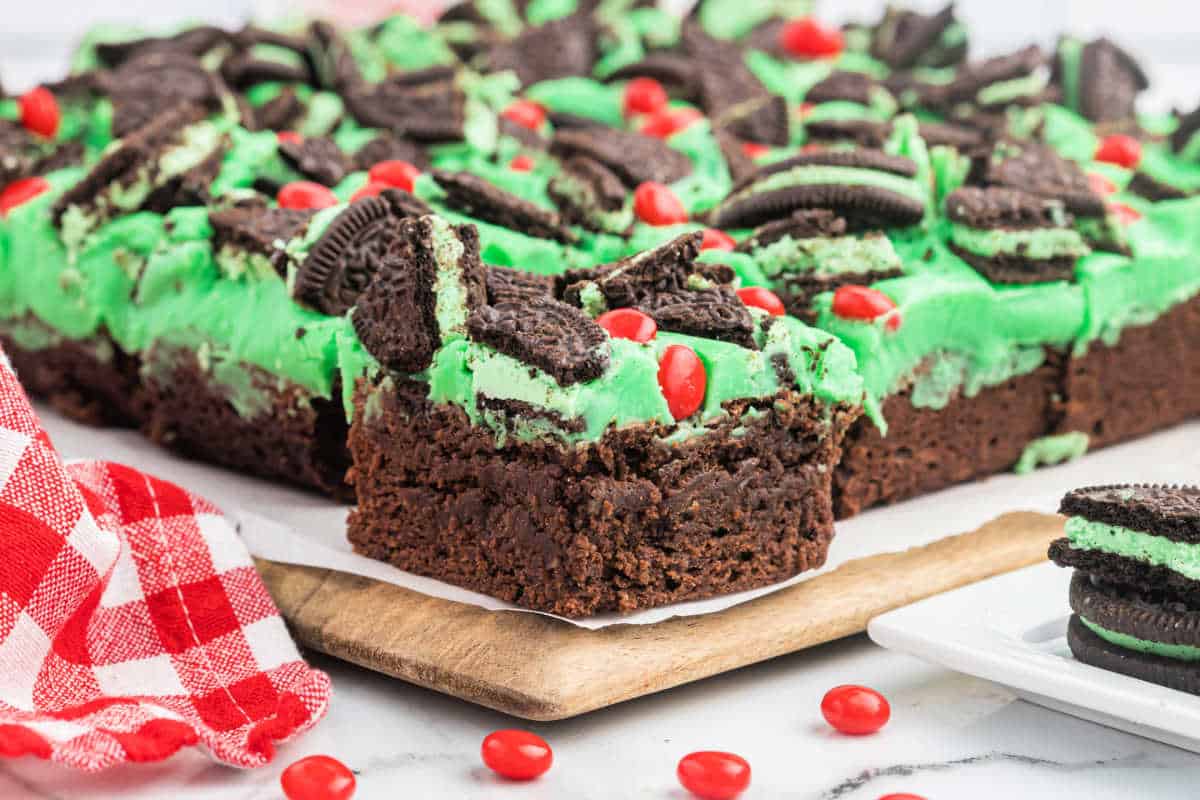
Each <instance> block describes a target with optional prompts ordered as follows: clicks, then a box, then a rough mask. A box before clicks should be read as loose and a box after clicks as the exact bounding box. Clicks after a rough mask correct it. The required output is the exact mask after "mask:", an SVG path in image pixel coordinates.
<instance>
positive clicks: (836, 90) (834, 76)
mask: <svg viewBox="0 0 1200 800" xmlns="http://www.w3.org/2000/svg"><path fill="white" fill-rule="evenodd" d="M881 88H882V87H881V85H880V84H879V82H878V81H876V80H875V79H874V78H872V77H871V76H869V75H867V74H866V73H863V72H850V71H847V70H840V69H839V70H834V71H833V72H831V73H829V76H828V77H826V78H825V79H824V80H822V81H818V82H817V83H816V84H814V85H813V87H812V88H811V89H809V90H808V92H807V93H806V94H805V95H804V100H805V102H808V103H832V102H836V101H846V102H850V103H858V104H859V105H864V106H867V105H870V104H871V100H872V99H873V97H874V94H875V92H876V91H878V90H880V89H881Z"/></svg>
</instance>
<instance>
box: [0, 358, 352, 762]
mask: <svg viewBox="0 0 1200 800" xmlns="http://www.w3.org/2000/svg"><path fill="white" fill-rule="evenodd" d="M329 692H330V687H329V678H328V676H326V675H325V674H324V673H323V672H319V671H317V670H314V669H310V668H309V667H308V666H307V665H306V664H305V663H304V662H303V661H302V660H301V659H300V654H299V653H298V652H297V650H296V646H295V645H294V644H293V643H292V640H291V639H290V638H289V637H288V633H287V629H286V628H285V627H284V624H283V620H282V619H281V618H280V616H279V611H278V609H276V608H275V605H274V604H273V603H272V602H271V598H270V596H269V595H268V594H267V591H266V589H265V588H264V587H263V585H262V582H261V581H260V580H259V577H258V574H257V573H256V572H255V571H254V566H253V564H252V563H251V561H250V556H249V555H248V554H247V552H246V548H245V547H244V546H243V545H242V543H241V541H240V540H239V539H238V537H237V534H236V533H235V531H234V529H233V527H232V526H231V525H230V523H229V522H228V521H227V520H226V519H225V518H224V517H223V516H222V515H221V512H220V511H218V510H217V509H216V508H215V507H214V506H212V505H210V504H209V503H207V502H205V501H204V500H202V499H201V498H199V497H196V496H194V495H191V494H189V493H187V492H185V491H184V490H183V489H180V488H179V487H178V486H175V485H174V484H171V483H167V482H166V481H161V480H158V479H157V478H153V477H150V476H149V475H145V474H143V473H141V472H138V471H137V470H134V469H131V468H129V467H125V466H121V465H120V464H111V463H107V462H103V461H91V462H80V463H72V464H69V465H65V466H64V464H63V463H62V461H61V460H60V459H59V457H58V454H57V453H56V452H55V450H54V448H53V446H52V445H51V444H50V439H49V437H48V436H47V435H46V432H45V431H43V430H42V428H41V426H40V425H39V423H38V420H37V417H36V416H35V414H34V413H33V409H32V408H31V407H30V405H29V402H28V400H27V399H26V397H25V394H24V392H22V390H21V387H20V385H19V384H18V383H17V380H16V377H15V376H14V375H13V372H12V369H11V367H10V365H9V364H8V361H7V360H6V359H5V358H4V356H3V354H2V353H0V755H5V756H19V755H25V754H32V755H35V756H38V757H40V758H49V759H52V760H54V761H58V762H61V763H63V764H69V765H71V766H74V767H80V768H82V769H86V770H98V769H103V768H104V767H109V766H112V765H114V764H119V763H122V762H126V761H157V760H159V759H163V758H166V757H167V756H169V755H171V754H172V753H174V752H175V751H176V750H178V749H179V748H180V747H183V746H184V745H194V744H202V745H204V746H206V747H207V748H208V749H209V750H210V751H211V753H212V755H213V756H214V757H215V758H216V759H218V760H220V761H223V762H225V763H227V764H233V765H236V766H241V767H252V766H257V765H261V764H265V763H266V762H267V761H269V760H270V759H271V756H272V753H273V750H274V747H273V743H274V742H276V741H279V740H282V739H286V738H288V737H290V736H292V735H293V734H295V733H297V732H298V731H301V730H303V729H305V728H307V727H309V726H311V725H312V724H313V723H314V722H316V721H317V720H318V719H320V717H321V716H322V715H323V714H324V713H325V709H326V706H327V705H328V703H329Z"/></svg>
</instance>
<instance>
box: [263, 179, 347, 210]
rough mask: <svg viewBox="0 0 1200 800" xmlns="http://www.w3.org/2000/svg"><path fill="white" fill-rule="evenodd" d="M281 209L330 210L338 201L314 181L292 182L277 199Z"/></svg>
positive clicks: (325, 188) (327, 189) (281, 191)
mask: <svg viewBox="0 0 1200 800" xmlns="http://www.w3.org/2000/svg"><path fill="white" fill-rule="evenodd" d="M275 202H277V203H279V206H280V208H299V209H312V208H329V207H330V206H336V205H337V204H338V199H337V197H336V196H335V195H334V193H333V192H331V191H329V188H328V187H326V186H322V185H321V184H319V183H313V182H312V181H292V182H291V183H288V184H285V185H284V187H283V188H282V189H280V190H279V194H278V195H277V196H276V197H275Z"/></svg>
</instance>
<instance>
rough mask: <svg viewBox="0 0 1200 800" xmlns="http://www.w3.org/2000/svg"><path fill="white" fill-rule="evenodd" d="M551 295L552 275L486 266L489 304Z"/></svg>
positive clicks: (552, 288) (552, 289)
mask: <svg viewBox="0 0 1200 800" xmlns="http://www.w3.org/2000/svg"><path fill="white" fill-rule="evenodd" d="M553 296H554V276H553V275H539V274H538V273H536V272H525V271H524V270H519V269H511V268H509V267H496V266H491V265H489V266H488V267H487V301H488V303H489V304H491V305H497V304H499V303H519V302H521V301H523V300H528V299H531V298H534V297H553Z"/></svg>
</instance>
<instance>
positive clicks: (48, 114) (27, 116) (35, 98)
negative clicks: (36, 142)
mask: <svg viewBox="0 0 1200 800" xmlns="http://www.w3.org/2000/svg"><path fill="white" fill-rule="evenodd" d="M19 105H20V107H21V124H22V125H24V126H25V128H26V130H30V131H33V132H34V133H36V134H39V135H41V136H46V137H51V136H54V134H56V133H58V123H59V119H60V114H59V113H58V101H57V100H55V99H54V95H53V94H51V93H50V90H49V89H47V88H46V87H44V86H38V87H35V88H33V89H30V90H29V91H28V92H26V93H25V94H23V95H21V99H20V101H19Z"/></svg>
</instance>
